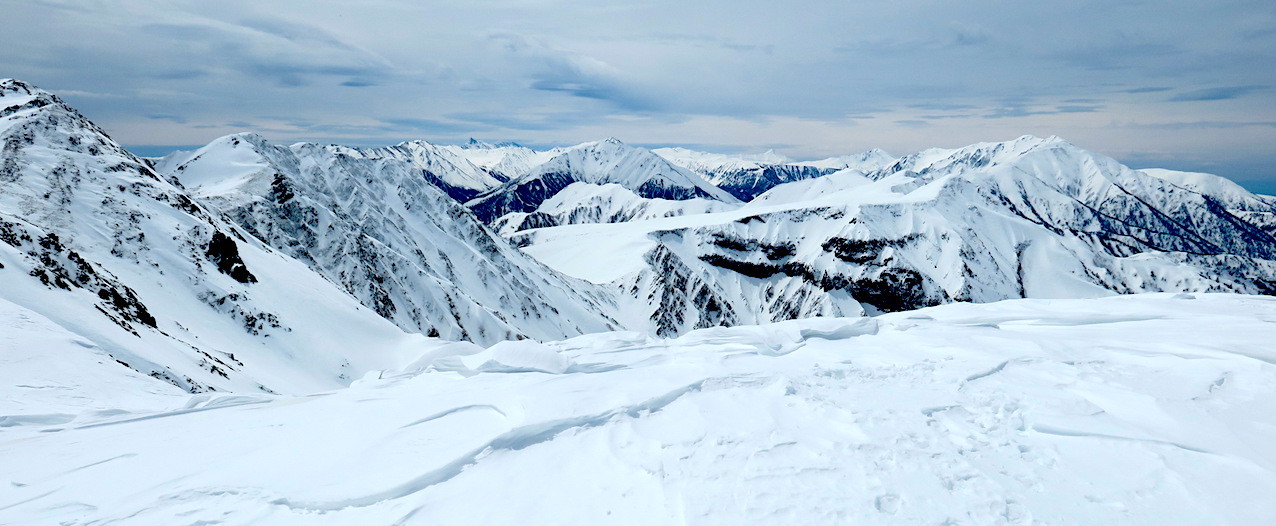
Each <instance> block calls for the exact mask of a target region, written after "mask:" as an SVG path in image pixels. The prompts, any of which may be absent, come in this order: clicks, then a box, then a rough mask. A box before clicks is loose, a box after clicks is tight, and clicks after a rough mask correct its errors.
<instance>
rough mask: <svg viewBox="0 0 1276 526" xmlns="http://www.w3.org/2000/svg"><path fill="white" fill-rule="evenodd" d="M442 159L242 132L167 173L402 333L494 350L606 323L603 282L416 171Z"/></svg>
mask: <svg viewBox="0 0 1276 526" xmlns="http://www.w3.org/2000/svg"><path fill="white" fill-rule="evenodd" d="M430 152H433V153H430ZM450 155H451V154H450V153H447V152H446V150H441V149H437V148H435V147H433V146H431V145H428V144H425V143H404V144H402V145H399V146H395V147H392V148H388V149H354V148H346V147H341V146H324V145H318V144H308V143H301V144H294V145H292V146H289V147H284V146H279V145H274V144H271V143H269V142H268V141H266V140H265V139H264V138H262V137H261V136H259V135H254V134H238V135H230V136H227V137H223V138H221V139H218V140H216V141H214V142H213V143H211V144H209V145H208V146H205V147H204V148H202V149H200V150H199V151H198V152H196V153H195V155H193V156H192V157H191V159H190V160H188V161H187V162H185V163H183V164H181V165H179V166H177V167H176V168H175V169H174V170H173V172H172V175H173V176H174V177H176V178H177V179H179V180H181V182H182V184H183V185H185V187H186V188H188V189H189V190H190V191H191V192H192V194H193V195H195V196H196V198H197V199H198V200H199V201H200V202H201V203H203V204H205V205H206V206H208V207H210V208H212V209H215V210H218V211H220V212H221V213H223V214H225V215H226V216H227V217H229V218H230V219H232V220H234V221H235V222H236V223H237V224H238V225H240V226H241V227H243V228H244V229H245V230H247V231H248V232H249V233H250V234H251V235H253V236H254V237H256V238H258V239H260V240H262V241H264V242H266V243H268V244H270V245H271V246H272V247H274V248H275V249H277V250H279V251H281V252H283V253H285V254H287V255H289V256H292V257H294V258H297V259H298V260H300V261H302V262H304V263H306V264H307V265H309V266H310V267H311V268H312V269H313V270H314V271H315V272H317V273H318V274H320V275H322V276H323V277H325V278H327V279H328V280H330V281H331V282H333V283H335V284H337V285H338V286H340V287H341V288H342V289H343V290H345V291H347V292H349V293H350V294H353V295H354V297H355V298H358V299H359V301H361V302H362V303H363V304H364V305H366V306H367V307H369V308H371V309H373V310H375V311H376V312H377V313H378V314H380V315H381V316H383V317H385V318H386V319H388V320H391V321H393V322H394V323H395V324H396V325H398V326H399V327H400V328H402V329H404V330H406V331H409V332H419V333H422V334H428V335H434V336H441V337H443V338H447V339H453V340H470V341H476V342H480V343H484V344H491V343H495V342H497V341H500V340H504V339H514V338H525V337H531V338H537V339H561V338H565V337H570V336H576V335H579V334H582V333H586V332H597V331H605V330H611V329H613V328H615V324H614V322H613V321H612V320H611V316H610V314H611V312H612V310H613V307H612V306H611V305H612V304H613V303H614V299H613V298H612V297H611V291H610V290H604V289H602V288H599V287H595V286H592V285H590V284H588V283H583V282H580V281H578V280H576V279H573V278H569V277H565V276H562V275H559V274H557V273H555V272H554V271H552V270H550V269H548V268H546V267H545V266H543V265H542V264H540V263H538V262H537V261H535V260H533V259H531V258H529V257H528V256H526V255H524V254H523V253H521V252H519V251H518V250H517V249H515V248H514V247H512V246H510V245H509V244H508V243H506V242H505V241H504V240H502V239H499V238H497V237H495V235H494V234H493V233H492V232H491V231H490V230H488V228H487V227H486V226H484V225H483V224H482V223H480V222H479V221H478V220H477V219H475V218H474V216H473V215H471V214H470V213H469V212H468V211H467V210H466V209H465V208H464V207H462V206H461V205H460V204H459V203H457V202H455V201H454V200H453V199H449V198H448V196H446V195H444V194H443V193H442V192H440V191H439V190H438V189H437V188H436V187H435V184H437V183H436V181H435V180H432V179H431V178H429V177H425V176H423V174H422V172H421V169H420V167H421V166H422V164H423V163H424V162H425V161H423V160H422V159H425V158H428V157H431V156H434V158H436V160H437V159H443V160H445V159H446V158H447V157H448V156H450ZM454 160H456V161H457V162H458V163H463V164H465V165H468V161H464V160H463V159H459V158H458V159H454ZM439 162H442V161H439ZM470 168H471V172H474V174H482V175H483V176H485V177H486V174H485V173H483V172H480V171H478V169H477V168H473V167H472V166H471V167H470ZM439 173H443V172H442V171H440V172H439ZM475 176H477V175H475ZM449 180H451V181H453V182H457V181H459V180H458V179H456V178H450V179H449Z"/></svg>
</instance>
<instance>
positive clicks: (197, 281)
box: [0, 80, 1276, 392]
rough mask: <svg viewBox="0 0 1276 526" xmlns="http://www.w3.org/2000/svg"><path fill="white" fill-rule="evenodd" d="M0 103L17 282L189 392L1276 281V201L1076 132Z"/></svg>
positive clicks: (12, 298)
mask: <svg viewBox="0 0 1276 526" xmlns="http://www.w3.org/2000/svg"><path fill="white" fill-rule="evenodd" d="M0 108H3V109H0V140H2V141H3V151H2V152H0V281H2V282H3V284H4V285H3V286H2V287H0V300H5V301H7V302H11V303H13V304H16V305H17V306H19V307H22V308H25V309H29V310H30V311H32V312H35V313H38V314H39V315H41V316H44V317H47V318H49V319H50V320H53V322H55V323H57V324H59V325H61V326H63V327H64V328H66V329H67V330H68V331H70V332H71V333H73V334H75V335H77V336H78V337H80V338H82V339H83V348H84V349H85V350H84V352H85V353H89V355H91V356H95V357H100V358H102V359H101V360H100V363H99V364H98V365H96V366H95V367H100V368H103V370H104V371H105V370H106V369H109V368H124V369H126V370H128V371H131V372H130V373H128V374H134V375H141V376H150V377H154V378H158V379H161V380H163V381H165V382H168V383H171V384H172V385H175V386H177V387H180V388H181V389H184V390H187V391H190V392H199V391H206V390H242V389H258V390H268V391H281V392H307V391H313V390H316V389H320V388H323V387H325V386H337V385H343V384H345V383H348V382H349V381H351V380H352V379H354V378H357V377H359V376H360V375H362V374H364V373H365V372H367V371H371V370H376V369H380V368H385V367H386V366H387V365H386V364H391V363H397V362H396V361H397V360H402V359H403V356H404V355H403V354H402V353H401V350H402V349H405V348H411V347H412V346H413V345H416V344H417V343H419V342H420V341H422V340H423V339H424V338H426V337H428V336H438V337H442V338H446V339H454V340H469V341H474V342H477V343H480V344H484V345H487V344H492V343H495V342H498V341H501V340H506V339H524V338H531V339H537V340H549V339H562V338H567V337H572V336H575V335H580V334H585V333H592V332H601V331H609V330H630V331H639V332H643V333H649V334H654V335H658V336H675V335H679V334H682V333H685V332H686V331H688V330H691V329H695V328H702V327H713V326H729V325H740V324H753V323H763V322H770V321H778V320H787V319H794V318H806V317H813V316H859V315H862V314H876V313H880V312H889V311H899V310H905V309H912V308H916V307H922V306H927V305H935V304H941V303H948V302H967V301H969V302H987V301H995V300H1000V299H1007V298H1019V297H1033V298H1074V297H1090V296H1103V295H1111V294H1123V293H1134V292H1145V291H1175V292H1199V291H1233V292H1245V293H1257V294H1273V293H1276V238H1273V234H1274V233H1276V198H1272V197H1268V196H1261V195H1255V194H1252V193H1250V192H1247V191H1245V190H1244V189H1242V188H1240V187H1239V186H1236V185H1235V184H1233V183H1231V182H1230V181H1227V180H1225V179H1222V178H1219V177H1216V176H1212V175H1208V174H1189V173H1183V172H1173V171H1166V170H1144V171H1139V170H1132V169H1130V168H1128V167H1125V166H1123V165H1121V164H1120V163H1118V162H1116V161H1114V160H1112V159H1110V158H1108V157H1104V156H1102V155H1098V154H1095V153H1091V152H1088V151H1085V150H1082V149H1080V148H1078V147H1076V146H1074V145H1072V144H1070V143H1068V142H1067V141H1065V140H1062V139H1059V138H1056V137H1050V138H1044V139H1043V138H1037V137H1029V136H1025V137H1021V138H1018V139H1015V140H1011V141H1006V142H994V143H980V144H975V145H971V146H968V147H965V148H957V149H931V150H926V151H923V152H919V153H915V154H911V155H906V156H904V157H899V158H896V157H893V156H890V155H888V154H886V153H884V152H882V151H880V150H870V151H868V152H864V153H861V154H854V155H848V156H844V157H836V158H831V159H824V160H819V161H808V162H794V161H792V160H790V159H787V158H784V157H782V156H779V155H777V154H774V152H770V153H766V154H762V155H756V156H744V155H720V154H710V153H703V152H695V151H690V150H685V149H681V148H662V149H657V150H647V149H644V148H639V147H635V146H630V145H627V144H624V143H622V142H621V141H618V140H616V139H606V140H602V141H597V142H588V143H584V144H580V145H577V146H572V147H567V148H557V149H553V150H548V151H537V150H533V149H530V148H525V147H522V146H519V145H517V144H512V143H502V144H487V143H482V142H478V141H471V142H470V143H468V144H464V145H455V146H451V145H435V144H430V143H427V142H423V141H411V142H406V143H402V144H399V145H395V146H390V147H384V148H351V147H343V146H332V145H318V144H309V143H300V144H293V145H288V146H285V145H279V144H274V143H272V142H270V141H269V140H267V139H265V138H264V137H261V136H259V135H255V134H251V133H243V134H236V135H231V136H227V137H222V138H219V139H217V140H215V141H213V142H212V143H210V144H209V145H207V146H205V147H203V148H200V149H198V150H196V151H193V152H176V153H174V154H172V155H169V156H166V157H164V158H158V159H141V158H138V157H136V156H134V155H132V154H130V153H129V152H127V151H126V150H125V149H124V148H121V147H120V146H119V145H118V144H116V143H115V142H114V141H113V140H111V139H110V138H109V137H108V136H107V135H106V134H105V133H104V132H103V131H102V130H101V129H100V128H98V127H97V126H96V125H94V124H93V123H92V122H90V121H89V120H88V119H87V118H85V117H84V116H83V115H81V114H80V113H79V112H77V111H76V110H75V109H73V108H71V107H69V106H67V105H66V104H65V103H64V102H63V101H62V100H61V99H59V98H58V97H57V96H55V95H53V94H51V93H48V92H45V91H42V90H39V89H38V88H35V87H33V86H31V85H29V84H26V83H23V82H20V81H16V80H4V81H0ZM414 342H417V343H414Z"/></svg>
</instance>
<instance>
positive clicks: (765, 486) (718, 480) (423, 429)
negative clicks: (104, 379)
mask: <svg viewBox="0 0 1276 526" xmlns="http://www.w3.org/2000/svg"><path fill="white" fill-rule="evenodd" d="M35 326H38V324H36V323H34V322H33V324H28V325H27V326H26V327H27V329H25V330H35V329H34V328H33V327H35ZM1273 338H1276V300H1272V299H1270V298H1263V297H1255V296H1239V295H1226V294H1203V295H1197V296H1189V295H1169V294H1157V295H1140V296H1126V297H1116V298H1106V299H1088V300H1013V301H1006V302H999V303H993V304H983V305H972V304H957V305H946V306H940V307H934V308H929V309H924V310H920V311H915V312H908V313H896V314H887V315H883V316H880V317H877V318H872V319H866V318H861V319H850V318H843V319H812V320H803V321H793V322H784V323H778V324H773V325H768V326H760V327H735V328H713V329H705V330H698V331H693V332H691V333H688V334H686V335H684V336H682V337H680V338H677V339H672V340H661V339H653V338H651V337H647V336H643V335H640V334H637V333H607V334H598V335H587V336H581V337H577V338H574V339H570V340H566V341H561V342H554V343H549V344H547V345H540V344H532V343H527V346H526V347H520V346H519V345H520V343H519V342H512V343H507V344H502V346H503V348H497V349H487V350H485V349H482V348H480V347H478V346H475V345H472V344H461V343H438V344H434V345H436V346H435V347H430V348H422V349H421V350H420V351H421V354H422V359H421V360H420V361H418V362H417V363H416V364H414V365H413V366H412V367H410V368H407V369H403V370H396V371H382V372H374V373H371V374H369V375H368V376H366V377H364V378H363V379H361V380H359V381H356V382H355V383H354V384H353V385H352V386H351V387H349V388H347V389H343V390H340V391H335V392H326V393H319V394H315V395H311V396H271V395H209V394H205V395H198V396H194V397H189V396H188V397H162V396H158V395H157V396H154V397H151V398H150V404H151V405H152V407H150V408H133V409H130V410H128V411H123V410H117V411H94V412H61V413H57V414H43V415H38V414H32V413H27V414H14V413H12V412H11V411H12V408H11V407H5V408H4V409H0V415H5V416H0V459H3V464H4V470H3V472H2V473H0V523H2V524H35V523H60V524H101V523H112V524H116V523H118V524H261V523H269V524H514V523H519V524H847V523H852V524H858V523H872V524H1271V523H1273V521H1276V505H1274V504H1273V503H1272V500H1271V499H1270V495H1271V494H1272V492H1273V491H1276V427H1274V426H1272V425H1271V417H1272V415H1273V414H1276V366H1274V365H1273V364H1276V352H1274V351H1273V350H1272V348H1271V345H1270V342H1271V341H1272V340H1273ZM54 340H56V339H54ZM0 345H6V343H5V340H4V339H3V338H0ZM66 345H67V353H68V354H74V351H75V350H76V348H75V347H74V346H73V345H72V344H70V343H67V344H66ZM511 346H512V347H511ZM0 350H3V349H0ZM80 351H83V349H80ZM553 355H557V356H556V357H555V356H553ZM0 356H4V354H0ZM502 360H506V361H510V362H515V363H519V364H523V365H524V366H526V365H528V364H533V365H535V367H521V368H520V367H497V366H494V365H493V364H495V365H500V363H501V362H502ZM5 365H6V367H7V368H6V369H4V370H13V369H12V368H10V367H9V364H5ZM6 378H9V377H7V376H6ZM6 383H11V382H10V381H9V380H6ZM5 389H8V390H10V391H9V393H6V396H5V398H4V404H6V405H10V404H12V403H13V401H14V400H15V399H16V397H15V396H10V395H11V394H15V393H19V392H23V391H24V390H32V389H35V387H34V386H28V385H23V386H13V385H6V386H5ZM79 389H81V390H82V391H83V392H84V393H86V394H97V393H94V391H92V389H93V386H92V385H81V386H79ZM101 394H102V396H104V397H107V398H109V397H111V396H118V395H113V394H111V393H105V392H104V393H101ZM29 409H35V408H29Z"/></svg>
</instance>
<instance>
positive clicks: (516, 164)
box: [442, 139, 561, 181]
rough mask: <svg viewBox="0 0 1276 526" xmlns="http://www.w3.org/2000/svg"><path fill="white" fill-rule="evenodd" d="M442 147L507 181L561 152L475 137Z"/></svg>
mask: <svg viewBox="0 0 1276 526" xmlns="http://www.w3.org/2000/svg"><path fill="white" fill-rule="evenodd" d="M442 148H444V149H447V150H449V151H451V152H453V153H455V154H457V155H459V156H461V157H464V158H465V159H467V160H469V161H470V162H471V163H473V164H474V165H475V166H478V167H480V168H482V169H484V170H487V171H488V172H489V173H491V174H492V175H494V176H496V177H498V178H501V179H503V180H505V181H508V180H510V179H513V178H515V177H518V176H520V175H523V174H525V173H527V172H529V171H531V169H532V168H534V167H536V166H537V165H540V164H541V163H544V162H545V161H548V160H550V159H552V158H553V157H554V156H555V155H557V154H558V153H560V152H561V150H560V149H552V150H547V151H536V150H533V149H531V148H527V147H525V146H520V145H518V144H514V143H501V144H491V143H487V142H483V141H477V140H474V139H470V142H468V143H466V144H463V145H447V146H442Z"/></svg>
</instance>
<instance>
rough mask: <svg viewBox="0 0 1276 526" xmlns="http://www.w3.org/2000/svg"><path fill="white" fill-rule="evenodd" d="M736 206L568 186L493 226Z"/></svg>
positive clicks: (509, 231)
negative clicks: (538, 204)
mask: <svg viewBox="0 0 1276 526" xmlns="http://www.w3.org/2000/svg"><path fill="white" fill-rule="evenodd" d="M739 206H740V205H738V204H732V203H724V202H722V201H717V200H713V199H701V198H692V199H683V200H674V199H659V198H650V199H648V198H645V197H640V196H638V194H635V193H633V191H631V190H629V189H628V188H625V187H623V186H620V185H618V184H614V183H610V184H605V185H601V186H599V185H595V184H589V183H572V184H570V185H567V188H564V189H563V190H562V191H561V192H558V193H557V194H554V197H551V198H549V199H546V200H545V201H544V202H542V203H541V204H540V206H539V207H537V208H536V211H535V212H513V213H510V214H505V215H504V216H501V217H500V218H499V219H497V220H496V222H495V223H493V225H492V226H493V229H494V230H496V231H497V232H499V233H501V235H503V236H507V237H509V236H513V235H514V234H516V233H518V232H519V231H522V230H528V229H532V228H544V227H549V226H559V225H575V224H582V223H620V222H625V221H638V220H643V219H653V218H657V217H675V216H683V215H691V214H706V213H710V212H721V211H726V210H734V209H736V208H738V207H739Z"/></svg>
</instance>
